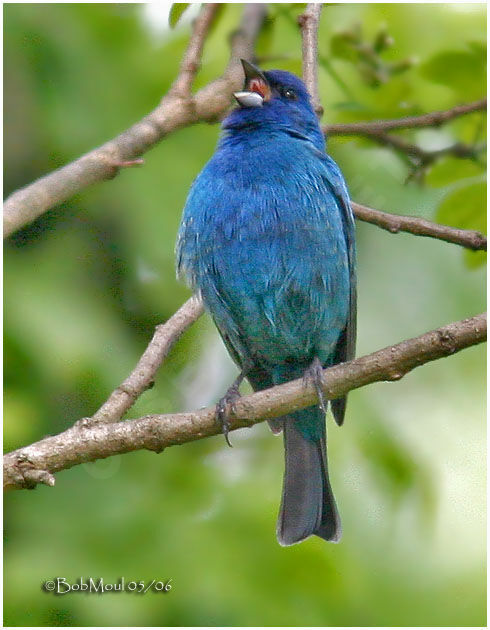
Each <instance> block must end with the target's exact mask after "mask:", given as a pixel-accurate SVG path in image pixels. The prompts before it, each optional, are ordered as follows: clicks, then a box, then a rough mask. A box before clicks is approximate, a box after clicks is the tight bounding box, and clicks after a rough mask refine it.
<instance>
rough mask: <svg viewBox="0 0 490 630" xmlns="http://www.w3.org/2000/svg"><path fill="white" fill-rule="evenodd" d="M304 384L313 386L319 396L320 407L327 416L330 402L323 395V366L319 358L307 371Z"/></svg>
mask: <svg viewBox="0 0 490 630" xmlns="http://www.w3.org/2000/svg"><path fill="white" fill-rule="evenodd" d="M303 382H304V384H305V385H309V384H310V383H312V384H313V386H314V387H315V390H316V393H317V396H318V406H319V407H320V409H321V410H322V411H323V413H324V414H325V415H326V413H327V405H328V400H326V399H325V395H324V394H323V389H322V384H323V365H322V364H321V363H320V359H319V358H318V357H315V358H314V359H313V362H312V363H311V365H310V367H309V368H307V369H306V370H305V373H304V375H303Z"/></svg>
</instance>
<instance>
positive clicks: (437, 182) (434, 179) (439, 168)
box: [425, 157, 485, 188]
mask: <svg viewBox="0 0 490 630" xmlns="http://www.w3.org/2000/svg"><path fill="white" fill-rule="evenodd" d="M484 172H485V169H484V167H483V166H482V165H480V164H479V163H478V162H474V161H473V160H461V159H459V158H456V157H446V158H444V159H442V160H439V161H438V162H436V163H435V164H434V165H433V166H432V168H431V169H430V171H429V173H428V174H427V177H426V180H425V181H426V183H427V184H428V185H429V186H433V187H434V188H438V187H440V186H448V185H449V184H452V183H453V182H455V181H456V180H459V179H465V178H467V177H476V176H478V175H482V174H483V173H484Z"/></svg>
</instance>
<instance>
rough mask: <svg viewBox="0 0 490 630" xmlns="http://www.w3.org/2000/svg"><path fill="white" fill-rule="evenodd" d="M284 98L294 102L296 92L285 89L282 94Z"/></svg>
mask: <svg viewBox="0 0 490 630" xmlns="http://www.w3.org/2000/svg"><path fill="white" fill-rule="evenodd" d="M283 94H284V96H285V97H286V98H287V99H289V100H290V101H295V100H296V99H297V98H298V97H297V96H296V92H295V91H294V90H291V89H286V90H284V92H283Z"/></svg>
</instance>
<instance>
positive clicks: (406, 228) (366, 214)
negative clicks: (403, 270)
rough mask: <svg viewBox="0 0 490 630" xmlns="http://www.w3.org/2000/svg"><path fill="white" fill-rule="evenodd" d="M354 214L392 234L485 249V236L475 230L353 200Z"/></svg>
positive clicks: (361, 219) (474, 248)
mask: <svg viewBox="0 0 490 630" xmlns="http://www.w3.org/2000/svg"><path fill="white" fill-rule="evenodd" d="M351 205H352V210H353V212H354V215H355V216H356V218H357V219H359V220H360V221H366V222H367V223H372V224H373V225H377V226H378V227H380V228H382V229H383V230H388V232H391V233H393V234H396V233H397V232H409V233H410V234H415V235H417V236H430V237H431V238H437V239H440V240H441V241H446V242H447V243H454V244H456V245H461V246H462V247H467V248H468V249H473V250H475V251H476V250H484V251H486V249H487V238H486V236H484V235H483V234H481V233H480V232H477V231H476V230H461V229H459V228H454V227H450V226H448V225H442V224H440V223H433V222H432V221H427V219H422V218H421V217H411V216H404V215H400V214H390V213H388V212H381V210H374V208H368V207H367V206H363V205H361V204H359V203H355V202H354V201H353V202H352V203H351Z"/></svg>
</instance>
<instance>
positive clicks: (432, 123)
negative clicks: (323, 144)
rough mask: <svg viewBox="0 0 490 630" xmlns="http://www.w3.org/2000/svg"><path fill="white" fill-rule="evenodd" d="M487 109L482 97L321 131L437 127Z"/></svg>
mask: <svg viewBox="0 0 490 630" xmlns="http://www.w3.org/2000/svg"><path fill="white" fill-rule="evenodd" d="M486 109H487V99H486V98H482V99H481V100H479V101H474V102H473V103H466V104H464V105H457V106H456V107H452V108H451V109H448V110H445V111H439V112H430V113H429V114H422V115H421V116H407V117H405V118H393V119H391V120H372V121H369V122H358V123H338V124H333V125H324V127H323V131H324V132H325V133H326V134H328V135H329V136H373V135H376V134H379V133H380V132H386V131H392V130H393V129H415V128H420V127H439V126H440V125H442V124H443V123H447V122H449V121H450V120H453V118H457V117H459V116H464V115H466V114H471V113H473V112H477V111H485V110H486Z"/></svg>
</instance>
